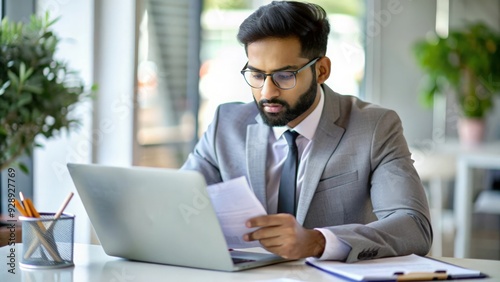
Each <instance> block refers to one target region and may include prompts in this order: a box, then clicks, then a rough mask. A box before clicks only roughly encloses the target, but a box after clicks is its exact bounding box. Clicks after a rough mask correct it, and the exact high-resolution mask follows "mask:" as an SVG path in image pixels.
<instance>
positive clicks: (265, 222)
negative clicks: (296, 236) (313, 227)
mask: <svg viewBox="0 0 500 282" xmlns="http://www.w3.org/2000/svg"><path fill="white" fill-rule="evenodd" d="M295 222H296V221H295V217H294V216H293V215H291V214H286V213H280V214H272V215H263V216H258V217H254V218H251V219H249V220H248V221H247V222H246V226H247V227H248V228H254V227H268V226H279V225H285V224H290V223H291V224H295Z"/></svg>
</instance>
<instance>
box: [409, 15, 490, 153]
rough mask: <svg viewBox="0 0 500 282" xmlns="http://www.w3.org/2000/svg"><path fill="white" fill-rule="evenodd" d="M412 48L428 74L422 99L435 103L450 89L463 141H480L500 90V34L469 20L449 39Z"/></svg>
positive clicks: (470, 142)
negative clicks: (457, 109) (458, 114)
mask: <svg viewBox="0 0 500 282" xmlns="http://www.w3.org/2000/svg"><path fill="white" fill-rule="evenodd" d="M413 51H414V54H415V57H416V59H417V61H418V63H419V65H420V67H421V68H422V69H423V70H424V72H425V73H426V77H425V79H424V84H423V86H422V89H421V92H420V95H421V96H420V97H421V102H423V104H424V105H426V106H432V104H433V101H434V96H435V95H442V94H445V93H446V90H447V89H450V88H451V89H452V91H453V92H454V94H455V97H456V101H457V103H458V106H459V109H460V113H461V116H460V117H459V119H458V120H459V124H458V131H459V132H458V133H459V137H460V139H461V142H463V143H465V144H475V143H478V142H480V141H481V140H482V137H483V136H482V135H483V134H484V126H485V118H486V116H487V114H488V113H489V112H490V110H491V109H492V108H493V106H494V98H495V97H494V96H495V95H496V94H498V93H499V91H500V35H499V33H497V32H495V31H493V30H492V29H491V28H489V27H488V26H487V25H485V24H484V23H481V22H479V23H469V24H467V25H466V26H465V27H464V28H463V29H457V30H450V32H449V35H448V37H446V38H443V37H435V38H434V39H430V40H429V39H426V40H420V41H418V42H416V43H415V45H414V46H413ZM471 132H475V133H476V134H471Z"/></svg>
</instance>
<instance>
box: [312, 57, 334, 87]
mask: <svg viewBox="0 0 500 282" xmlns="http://www.w3.org/2000/svg"><path fill="white" fill-rule="evenodd" d="M331 64H332V62H331V61H330V58H328V57H326V56H324V57H323V58H321V59H319V60H318V61H317V62H316V81H317V82H318V83H319V84H322V83H324V82H325V81H326V80H327V79H328V78H329V77H330V70H331Z"/></svg>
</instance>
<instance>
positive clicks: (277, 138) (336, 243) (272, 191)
mask: <svg viewBox="0 0 500 282" xmlns="http://www.w3.org/2000/svg"><path fill="white" fill-rule="evenodd" d="M319 91H320V95H321V96H320V100H319V103H318V105H317V106H316V108H315V109H314V111H313V112H312V113H311V114H309V115H308V116H307V117H306V118H305V119H304V120H303V121H302V122H301V123H299V124H298V125H297V126H296V127H295V128H293V130H294V131H296V132H298V133H299V134H300V135H299V136H298V137H297V140H296V143H297V148H298V151H299V167H298V172H297V193H296V195H297V198H296V201H297V202H298V200H299V195H300V190H301V188H302V183H303V181H304V171H305V167H304V164H305V163H306V162H307V159H308V158H309V153H310V152H311V145H312V142H311V140H312V139H313V137H314V133H315V132H316V128H317V127H318V124H319V120H320V118H321V114H322V112H323V104H324V101H325V99H324V95H325V94H324V92H323V89H322V88H321V87H319ZM289 129H290V128H289V127H288V126H283V127H273V132H274V134H270V136H269V144H270V146H271V150H270V156H269V158H268V160H267V170H266V171H267V175H266V176H267V177H266V179H267V185H266V187H267V191H266V193H267V195H266V196H267V210H268V213H269V214H274V213H277V211H278V192H279V182H280V176H281V168H282V167H283V164H284V163H285V159H286V156H287V154H288V144H287V142H286V139H285V138H284V137H283V133H284V132H285V131H286V130H289ZM316 230H318V231H320V232H321V233H322V234H323V236H324V237H325V240H326V245H325V250H324V252H323V255H322V256H321V257H320V259H322V260H345V259H346V258H347V255H348V254H349V252H350V250H351V247H350V246H348V245H347V244H345V243H344V242H342V241H340V240H339V239H338V238H337V236H335V234H333V232H331V231H330V230H328V229H325V228H316Z"/></svg>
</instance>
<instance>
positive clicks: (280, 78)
mask: <svg viewBox="0 0 500 282" xmlns="http://www.w3.org/2000/svg"><path fill="white" fill-rule="evenodd" d="M319 59H320V57H318V58H315V59H313V60H312V61H309V63H307V64H305V65H304V66H303V67H301V68H300V69H298V70H296V71H277V72H273V73H265V72H262V71H257V70H249V69H246V68H247V66H248V62H247V63H246V64H245V66H244V67H243V69H242V70H241V74H242V75H243V77H244V78H245V81H246V82H247V84H248V85H250V87H252V88H262V87H263V86H264V82H265V81H266V78H267V77H268V76H270V77H271V80H272V81H273V83H274V85H276V86H277V87H278V88H280V89H283V90H288V89H292V88H294V87H295V84H297V74H298V73H299V72H301V71H302V70H304V69H306V68H307V67H309V66H311V65H313V64H314V63H316V61H318V60H319Z"/></svg>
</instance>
